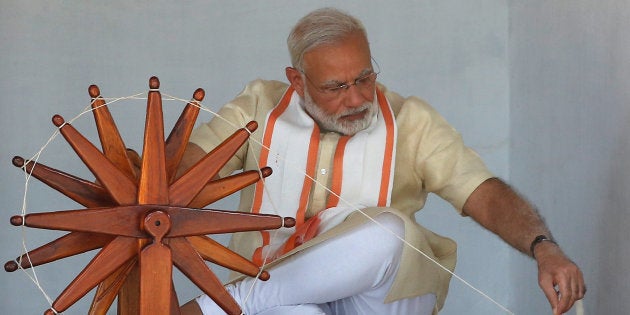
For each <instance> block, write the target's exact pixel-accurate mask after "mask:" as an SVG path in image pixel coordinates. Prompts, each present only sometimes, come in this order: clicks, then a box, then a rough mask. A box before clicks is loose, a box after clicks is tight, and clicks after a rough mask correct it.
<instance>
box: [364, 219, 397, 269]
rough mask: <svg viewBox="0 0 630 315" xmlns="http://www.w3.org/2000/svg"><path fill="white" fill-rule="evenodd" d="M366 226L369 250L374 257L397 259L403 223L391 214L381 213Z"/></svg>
mask: <svg viewBox="0 0 630 315" xmlns="http://www.w3.org/2000/svg"><path fill="white" fill-rule="evenodd" d="M373 219H374V221H372V222H371V223H369V224H368V227H367V228H368V229H369V237H368V239H367V240H366V241H367V242H369V243H368V244H369V246H370V248H371V249H372V250H373V251H374V254H375V255H377V254H378V255H381V256H389V257H396V258H397V257H398V256H400V254H401V252H402V246H403V240H404V237H405V223H404V222H403V220H402V219H401V218H399V217H398V216H396V215H395V214H392V213H387V212H385V213H381V214H379V215H377V216H376V217H374V218H373Z"/></svg>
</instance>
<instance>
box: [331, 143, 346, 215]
mask: <svg viewBox="0 0 630 315" xmlns="http://www.w3.org/2000/svg"><path fill="white" fill-rule="evenodd" d="M348 140H350V137H349V136H342V137H341V138H339V142H337V149H335V157H334V158H333V169H332V171H333V174H332V175H333V177H332V183H331V187H330V191H331V193H330V195H329V196H328V202H327V203H326V209H328V208H332V207H336V206H337V205H338V204H339V196H340V195H341V183H342V180H343V153H344V152H345V150H346V144H348Z"/></svg>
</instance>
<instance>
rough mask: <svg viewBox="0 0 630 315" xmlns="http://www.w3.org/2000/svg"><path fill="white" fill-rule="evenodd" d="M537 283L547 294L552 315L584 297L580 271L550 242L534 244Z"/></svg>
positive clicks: (556, 314) (582, 279)
mask: <svg viewBox="0 0 630 315" xmlns="http://www.w3.org/2000/svg"><path fill="white" fill-rule="evenodd" d="M536 262H537V263H538V284H539V285H540V288H541V289H542V290H543V292H544V293H545V296H547V299H548V300H549V303H550V304H551V308H552V309H553V314H554V315H560V314H564V313H566V312H568V311H569V310H570V309H571V307H572V306H573V303H575V301H577V300H581V299H582V298H584V294H585V293H586V285H585V283H584V277H583V276H582V271H580V268H578V266H577V265H575V263H573V262H572V261H571V260H570V259H569V258H567V257H566V256H565V255H564V253H563V252H562V250H560V248H559V247H558V246H557V245H556V244H553V243H551V242H544V243H541V244H539V245H538V246H536Z"/></svg>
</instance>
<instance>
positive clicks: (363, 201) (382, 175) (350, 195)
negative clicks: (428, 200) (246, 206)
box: [252, 87, 397, 265]
mask: <svg viewBox="0 0 630 315" xmlns="http://www.w3.org/2000/svg"><path fill="white" fill-rule="evenodd" d="M376 96H377V97H376V99H375V101H376V102H378V105H379V111H378V114H377V115H375V117H374V119H373V121H372V123H371V124H370V126H369V127H368V128H366V129H365V130H362V131H360V132H358V133H356V134H355V135H353V136H342V137H341V138H340V140H339V142H338V144H337V149H336V152H335V156H334V161H333V174H332V185H331V187H329V189H330V190H331V194H330V196H329V198H328V202H327V205H326V209H325V210H323V211H320V212H319V213H318V215H316V216H314V217H312V218H309V219H308V220H305V214H306V210H307V207H308V200H309V194H310V192H311V190H312V187H313V185H317V184H316V183H314V182H313V179H314V175H315V167H316V165H317V154H318V148H319V139H320V131H319V128H318V127H317V124H315V122H314V121H313V119H312V118H311V117H310V116H309V115H308V114H307V113H306V112H305V111H304V109H303V108H302V105H301V104H300V102H301V101H302V100H301V98H300V96H299V95H298V94H297V93H296V92H295V91H294V90H293V88H292V87H289V88H288V90H287V91H286V92H285V94H284V96H283V97H282V99H281V100H280V102H279V103H278V105H276V107H274V109H273V110H271V111H270V112H269V114H268V115H267V120H266V124H265V130H264V134H263V148H262V150H261V153H260V159H259V164H260V167H264V166H270V167H271V168H272V169H273V174H272V175H271V176H269V177H268V178H266V179H265V181H264V183H263V182H262V181H260V182H258V184H257V186H256V192H255V195H254V202H253V206H252V212H254V213H270V214H277V215H280V216H290V217H295V218H296V226H295V227H293V228H290V229H288V228H287V229H281V230H278V231H275V232H273V234H272V233H270V232H268V231H263V232H261V233H262V246H261V247H259V248H258V250H256V252H255V253H254V257H253V260H254V262H255V263H257V264H258V265H262V263H263V260H265V259H266V261H267V262H269V261H271V260H273V259H275V258H277V257H280V256H281V255H282V254H284V253H287V252H288V251H290V250H292V249H293V248H295V247H297V246H299V245H301V244H302V243H304V242H306V241H308V240H310V239H312V238H313V237H315V236H317V235H318V234H321V233H323V232H324V231H326V230H328V229H330V228H332V227H333V226H335V225H337V224H339V223H340V222H341V221H343V219H345V218H346V216H347V215H348V214H350V213H351V212H352V211H354V210H356V209H360V208H365V207H371V206H379V207H386V206H389V204H390V200H391V190H392V182H393V170H394V160H395V153H396V152H395V144H396V133H397V131H396V124H395V121H394V115H393V112H392V110H391V107H390V106H389V102H388V101H387V99H386V98H385V96H384V94H383V93H382V92H381V91H380V90H378V89H377V91H376ZM296 161H300V162H301V163H302V164H291V163H296ZM324 184H326V183H324ZM272 235H273V238H274V239H273V240H272Z"/></svg>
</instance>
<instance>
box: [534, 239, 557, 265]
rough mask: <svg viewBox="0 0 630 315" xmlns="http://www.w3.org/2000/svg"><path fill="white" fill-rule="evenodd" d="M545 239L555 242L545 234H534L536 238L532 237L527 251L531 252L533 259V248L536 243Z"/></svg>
mask: <svg viewBox="0 0 630 315" xmlns="http://www.w3.org/2000/svg"><path fill="white" fill-rule="evenodd" d="M545 241H546V242H551V243H554V244H557V243H556V242H555V241H554V240H552V239H550V238H548V237H547V235H538V236H536V238H534V240H533V241H532V244H531V245H530V246H529V252H530V253H531V254H532V257H534V259H536V254H534V249H535V248H536V245H538V244H540V243H542V242H545Z"/></svg>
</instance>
